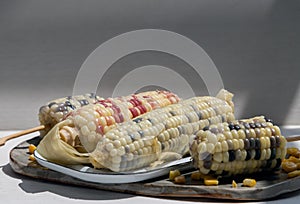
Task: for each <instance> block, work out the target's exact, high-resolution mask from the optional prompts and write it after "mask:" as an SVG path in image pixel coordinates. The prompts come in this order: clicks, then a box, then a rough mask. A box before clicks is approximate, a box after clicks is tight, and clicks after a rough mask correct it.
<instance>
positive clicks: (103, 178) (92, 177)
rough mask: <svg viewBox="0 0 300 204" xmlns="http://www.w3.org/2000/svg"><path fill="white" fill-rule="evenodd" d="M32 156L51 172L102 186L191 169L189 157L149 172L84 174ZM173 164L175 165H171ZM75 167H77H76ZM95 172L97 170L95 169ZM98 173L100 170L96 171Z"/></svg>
mask: <svg viewBox="0 0 300 204" xmlns="http://www.w3.org/2000/svg"><path fill="white" fill-rule="evenodd" d="M33 155H34V157H35V159H36V160H37V162H38V163H39V164H40V165H42V166H44V167H46V168H49V169H51V170H54V171H58V172H60V173H63V174H65V175H68V176H71V177H74V178H77V179H80V180H83V181H88V182H93V183H103V184H120V183H134V182H139V181H144V180H149V179H153V178H156V177H160V176H163V175H165V174H166V173H167V172H169V171H170V170H172V169H178V170H189V169H193V166H192V160H191V157H184V158H182V159H179V160H175V161H171V162H167V163H165V164H164V166H160V167H158V168H154V169H150V170H146V169H145V170H143V169H139V170H137V171H141V170H143V171H141V172H132V171H130V172H107V173H106V172H90V171H87V172H84V171H80V170H79V169H75V168H72V166H75V165H66V166H64V165H61V164H57V163H54V162H50V161H48V160H47V159H46V158H44V157H43V156H42V155H41V154H39V152H38V151H37V150H35V151H34V152H33ZM172 163H175V164H172ZM76 166H77V165H76ZM78 166H82V168H85V167H87V168H89V169H91V168H92V167H90V166H85V165H83V164H78ZM96 170H97V169H96ZM97 171H100V170H97Z"/></svg>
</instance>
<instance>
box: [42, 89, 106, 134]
mask: <svg viewBox="0 0 300 204" xmlns="http://www.w3.org/2000/svg"><path fill="white" fill-rule="evenodd" d="M98 100H103V98H100V97H99V96H96V95H95V94H93V93H91V94H84V95H78V96H68V97H65V98H60V99H56V100H53V101H50V102H48V103H47V104H46V105H44V106H42V107H41V108H40V110H39V114H38V116H39V121H40V124H41V125H44V126H45V128H44V129H43V130H42V131H41V135H42V136H43V135H45V133H47V132H48V131H49V130H50V129H51V128H52V127H53V126H54V125H55V124H57V123H59V122H60V121H62V120H63V119H64V118H65V117H66V116H67V115H69V114H70V113H71V112H72V111H74V110H75V109H76V108H79V107H81V106H85V105H88V104H91V103H92V104H93V103H95V102H96V101H98Z"/></svg>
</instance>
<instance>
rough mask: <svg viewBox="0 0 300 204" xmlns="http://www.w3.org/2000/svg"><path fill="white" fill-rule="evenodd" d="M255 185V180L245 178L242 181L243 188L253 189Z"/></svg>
mask: <svg viewBox="0 0 300 204" xmlns="http://www.w3.org/2000/svg"><path fill="white" fill-rule="evenodd" d="M255 185H256V180H255V179H249V178H246V179H244V180H243V186H247V187H254V186H255Z"/></svg>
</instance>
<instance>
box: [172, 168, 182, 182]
mask: <svg viewBox="0 0 300 204" xmlns="http://www.w3.org/2000/svg"><path fill="white" fill-rule="evenodd" d="M180 175H181V173H180V171H179V170H177V169H176V170H173V171H170V173H169V179H170V181H173V180H174V179H175V178H176V177H177V176H180Z"/></svg>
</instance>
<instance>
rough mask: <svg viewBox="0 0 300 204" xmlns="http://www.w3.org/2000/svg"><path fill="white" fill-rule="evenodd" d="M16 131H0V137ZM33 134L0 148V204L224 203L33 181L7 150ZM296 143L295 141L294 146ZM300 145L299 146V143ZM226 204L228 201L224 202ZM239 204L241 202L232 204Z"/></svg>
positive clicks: (299, 194) (291, 199)
mask: <svg viewBox="0 0 300 204" xmlns="http://www.w3.org/2000/svg"><path fill="white" fill-rule="evenodd" d="M15 132H17V131H0V137H3V136H6V135H9V134H12V133H15ZM283 134H285V135H291V134H300V127H297V129H295V127H293V128H291V127H289V128H285V129H283ZM37 135H38V134H37V133H32V134H28V135H26V136H22V137H20V138H16V139H13V140H10V141H8V142H7V143H6V144H5V146H2V147H0V201H1V203H5V204H8V203H22V204H26V203H28V204H34V203H39V204H41V203H42V204H48V203H51V204H53V203H62V202H63V203H64V204H67V203H121V204H122V203H130V204H135V203H143V204H145V203H158V204H159V203H164V204H165V203H175V204H177V203H178V204H179V203H224V202H226V201H224V200H208V199H193V200H188V199H161V198H152V197H143V196H135V195H130V194H123V193H115V192H110V191H102V190H96V189H91V188H81V187H76V186H71V185H62V184H56V183H51V182H47V181H44V180H37V179H33V178H30V177H26V176H22V175H19V174H16V173H14V172H13V170H12V169H11V167H10V165H9V152H10V150H11V149H12V148H13V147H15V146H16V145H18V144H19V143H21V142H22V141H24V140H26V139H29V138H32V137H34V136H37ZM298 144H299V143H298V142H297V145H298ZM299 146H300V144H299ZM299 200H300V191H299V190H298V191H296V192H293V193H289V194H285V195H282V196H280V197H279V198H276V199H272V200H268V201H262V202H250V203H298V202H299ZM227 203H229V201H228V202H227ZM234 203H242V202H234ZM248 203H249V202H248Z"/></svg>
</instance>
